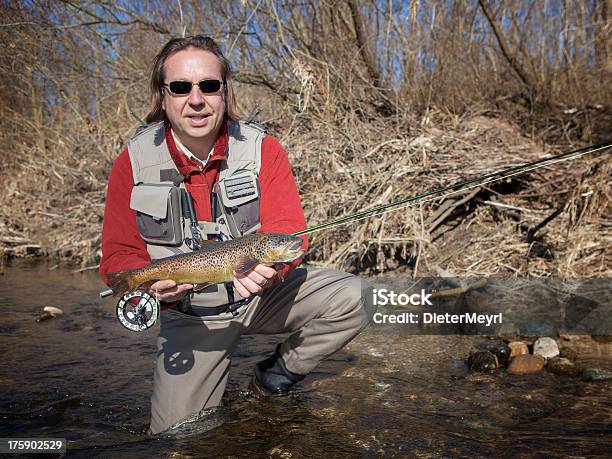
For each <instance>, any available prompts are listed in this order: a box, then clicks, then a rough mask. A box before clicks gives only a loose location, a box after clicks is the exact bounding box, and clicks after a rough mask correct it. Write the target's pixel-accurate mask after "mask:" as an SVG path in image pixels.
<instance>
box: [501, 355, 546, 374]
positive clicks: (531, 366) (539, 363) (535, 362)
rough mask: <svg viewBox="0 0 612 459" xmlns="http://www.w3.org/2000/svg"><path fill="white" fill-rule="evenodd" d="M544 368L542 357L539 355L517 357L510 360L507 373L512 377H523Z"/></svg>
mask: <svg viewBox="0 0 612 459" xmlns="http://www.w3.org/2000/svg"><path fill="white" fill-rule="evenodd" d="M542 368H544V357H542V356H540V355H530V354H525V355H517V356H516V357H514V358H513V359H512V360H510V365H509V366H508V373H511V374H514V375H524V374H528V373H536V372H538V371H540V370H541V369H542Z"/></svg>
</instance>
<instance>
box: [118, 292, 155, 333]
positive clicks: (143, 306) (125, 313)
mask: <svg viewBox="0 0 612 459" xmlns="http://www.w3.org/2000/svg"><path fill="white" fill-rule="evenodd" d="M158 317H159V303H158V301H157V299H155V298H153V297H152V296H151V295H149V294H148V293H146V292H143V291H142V290H134V291H133V292H129V293H126V294H125V295H123V297H122V298H121V299H120V300H119V302H118V303H117V318H118V319H119V322H121V325H123V326H124V327H125V328H127V329H128V330H132V331H135V332H142V331H145V330H148V329H149V328H151V327H152V326H153V325H155V322H157V318H158Z"/></svg>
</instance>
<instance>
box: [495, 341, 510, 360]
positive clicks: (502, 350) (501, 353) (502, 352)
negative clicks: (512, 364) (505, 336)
mask: <svg viewBox="0 0 612 459" xmlns="http://www.w3.org/2000/svg"><path fill="white" fill-rule="evenodd" d="M492 352H493V354H495V356H496V357H497V360H498V361H499V364H500V365H503V366H507V365H508V362H509V361H510V348H509V347H508V345H507V344H506V343H504V342H503V341H502V342H501V343H499V345H498V346H497V347H496V348H495V349H493V351H492Z"/></svg>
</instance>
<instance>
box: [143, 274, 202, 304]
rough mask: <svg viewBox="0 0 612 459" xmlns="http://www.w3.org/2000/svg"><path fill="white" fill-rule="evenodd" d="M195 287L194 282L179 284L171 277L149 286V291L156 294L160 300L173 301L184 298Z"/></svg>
mask: <svg viewBox="0 0 612 459" xmlns="http://www.w3.org/2000/svg"><path fill="white" fill-rule="evenodd" d="M192 288H193V285H192V284H178V285H177V283H176V282H175V281H173V280H170V279H165V280H160V281H157V282H155V283H154V284H153V285H151V287H149V293H150V294H151V295H153V296H156V297H157V299H158V300H159V301H164V302H166V303H172V302H173V301H179V300H182V299H183V297H184V296H185V295H187V293H188V292H189V290H191V289H192Z"/></svg>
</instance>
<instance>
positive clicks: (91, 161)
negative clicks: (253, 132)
mask: <svg viewBox="0 0 612 459" xmlns="http://www.w3.org/2000/svg"><path fill="white" fill-rule="evenodd" d="M93 3H96V2H93ZM332 3H333V4H332ZM332 3H327V2H320V3H318V4H304V5H302V7H301V8H297V7H296V5H293V4H291V3H287V4H282V5H280V4H276V3H275V2H251V1H248V0H247V1H243V2H239V4H238V3H236V4H234V3H231V2H228V3H224V4H223V5H218V7H217V8H215V9H214V11H215V13H214V15H212V14H211V15H210V17H209V16H206V17H205V16H203V15H202V14H201V11H202V5H200V7H193V6H189V7H188V6H184V8H183V10H182V14H181V15H179V14H178V13H177V11H174V9H176V7H175V6H171V7H167V6H163V5H161V4H160V5H158V4H156V3H151V4H150V5H149V6H148V7H147V8H148V9H147V11H145V12H143V11H136V10H129V9H128V10H126V11H127V12H125V11H124V12H122V13H121V14H118V11H119V10H118V8H119V7H118V6H116V5H114V3H113V2H104V3H96V5H97V9H96V8H94V6H93V4H92V5H91V9H88V8H89V6H76V4H72V3H65V4H61V5H56V8H54V9H53V12H51V11H50V7H49V5H47V4H46V3H44V2H38V1H36V2H34V3H33V4H32V7H28V6H24V5H23V4H20V3H14V4H13V3H8V4H3V5H2V6H0V13H1V14H2V18H3V21H2V22H3V24H4V26H3V27H1V28H0V38H1V39H2V41H3V43H6V44H7V46H5V47H3V48H2V49H0V69H1V70H2V72H0V81H1V83H2V85H1V86H0V87H1V88H2V97H3V101H4V103H3V104H2V105H1V106H0V116H1V117H2V118H3V119H5V120H9V122H8V123H3V125H2V127H0V142H2V144H3V146H4V149H5V154H4V155H3V156H2V158H1V159H0V181H1V183H2V184H3V187H2V189H1V190H0V206H2V209H4V212H3V213H2V215H1V217H0V260H2V261H4V260H5V259H7V258H11V257H20V256H36V255H38V256H40V255H42V256H46V257H49V258H52V259H55V260H59V261H65V262H69V263H77V264H78V265H79V266H80V267H81V268H86V267H89V266H95V265H96V264H97V263H98V261H99V258H100V255H101V254H100V230H101V222H102V218H103V207H104V192H105V186H106V181H107V176H108V173H109V171H110V167H111V164H112V161H113V159H114V158H115V157H116V156H117V154H118V153H119V151H120V150H121V148H122V146H123V145H125V143H126V141H127V140H128V139H129V136H130V134H131V132H133V130H134V128H135V127H136V126H137V125H138V122H137V121H135V118H134V117H133V116H132V115H131V114H130V111H133V112H134V113H137V114H138V116H140V117H143V114H144V113H145V112H146V105H147V94H146V66H147V63H148V62H149V61H150V59H151V57H152V56H153V54H154V53H155V52H156V51H157V49H158V48H159V46H160V45H161V44H162V43H164V42H165V41H166V40H167V39H168V38H169V37H170V36H172V35H179V34H181V33H182V31H183V30H185V31H186V33H188V34H189V33H195V32H202V31H205V32H206V33H209V34H211V35H212V36H214V37H216V38H218V39H219V41H220V42H221V43H222V45H223V46H224V49H226V51H227V53H228V54H229V55H230V58H231V60H232V61H233V62H234V64H235V66H236V79H237V82H238V91H239V95H240V102H241V105H242V108H243V109H244V110H245V112H246V111H250V109H252V108H253V107H255V106H259V108H260V109H261V114H260V119H261V120H262V121H264V122H265V123H266V125H267V126H268V127H269V129H270V131H271V133H272V134H274V135H275V136H276V137H278V138H279V139H280V140H281V143H282V144H283V145H284V146H285V147H286V150H287V152H288V153H289V156H290V159H291V162H292V164H293V167H294V173H295V175H296V178H297V182H298V185H299V188H300V193H301V196H302V202H303V205H304V211H305V213H306V217H307V220H308V222H309V224H310V225H311V226H312V225H315V224H317V223H322V222H325V221H327V220H329V219H332V218H335V217H339V216H341V215H346V214H349V213H352V212H355V211H358V210H362V209H365V208H369V207H371V206H374V205H376V204H381V203H385V202H389V201H392V200H397V199H399V198H402V197H406V196H410V195H414V194H417V193H420V192H423V191H426V190H430V189H434V188H439V187H442V186H446V185H448V184H451V183H454V182H457V181H460V180H462V179H465V178H468V177H474V176H477V175H480V174H484V173H486V172H489V171H491V170H494V169H497V168H499V167H501V166H505V165H508V164H518V163H522V162H526V161H531V160H534V159H537V158H539V157H541V156H543V155H545V154H548V153H553V152H560V151H565V150H570V149H572V148H575V147H577V146H580V145H586V144H589V143H594V142H597V141H600V140H602V139H605V138H609V137H612V136H611V135H610V134H611V132H610V125H612V94H610V91H609V88H610V87H612V79H611V75H612V67H611V66H610V62H612V61H610V57H611V56H612V50H609V49H608V48H607V47H606V46H607V45H606V43H607V41H606V37H608V35H609V31H610V23H609V20H608V18H607V17H603V16H602V15H603V14H604V12H605V11H604V10H601V11H600V10H597V8H598V7H597V5H595V3H597V2H595V3H594V4H593V5H595V6H593V5H591V7H592V8H594V9H593V10H588V8H591V7H588V6H585V4H584V3H583V2H578V1H569V2H565V5H566V7H567V8H568V9H567V11H566V14H565V15H563V14H558V15H556V16H555V15H553V16H552V17H551V16H550V15H547V14H545V13H546V11H544V10H543V9H542V8H544V7H543V6H542V5H544V4H542V3H541V2H537V1H535V0H534V2H533V4H531V6H530V11H531V16H530V17H529V21H532V23H531V27H524V28H509V29H507V30H506V29H503V30H502V32H503V33H504V34H505V35H504V37H503V38H504V40H505V41H506V45H507V47H508V49H510V51H511V52H513V53H514V54H515V57H516V58H517V60H516V63H517V64H516V65H519V66H520V70H521V72H523V73H524V74H525V76H526V78H527V80H528V85H527V86H526V83H525V82H523V81H521V80H520V79H519V78H517V76H516V71H515V70H513V67H512V66H510V65H509V63H508V61H507V60H506V58H505V57H504V56H503V55H502V53H500V52H499V49H498V45H497V41H496V38H495V36H493V35H492V34H491V32H490V28H489V25H488V24H487V22H486V20H485V19H484V16H483V15H482V12H481V11H480V10H479V7H478V2H477V1H466V2H457V5H456V7H455V8H453V9H452V10H448V8H446V7H445V6H444V4H445V3H444V2H425V3H427V4H423V3H421V4H419V3H418V2H411V5H412V6H411V8H410V9H409V10H406V11H404V9H403V8H404V2H402V3H401V5H396V8H395V10H394V12H393V13H392V14H390V12H389V10H388V4H387V2H384V4H383V3H381V2H375V1H372V2H355V1H347V2H342V3H337V2H332ZM523 4H524V2H523V3H522V2H514V1H510V2H505V3H504V4H503V5H500V7H499V8H498V9H497V13H496V14H497V15H498V19H499V21H500V23H504V24H506V23H508V24H511V23H515V22H516V21H520V20H521V19H520V14H522V13H521V11H523V10H521V8H522V5H523ZM168 8H169V9H168ZM173 8H174V9H173ZM445 8H446V9H445ZM355 12H356V13H355ZM360 12H361V16H360V14H359V13H360ZM432 12H434V13H435V14H431V13H432ZM290 13H291V14H290ZM517 15H518V16H517ZM360 17H361V24H360ZM364 18H368V19H371V20H369V21H365V19H364ZM513 21H514V22H513ZM534 21H535V22H534ZM537 21H541V23H537ZM589 21H591V22H589ZM93 22H95V24H94V25H92V23H93ZM538 24H539V25H538ZM228 31H229V32H228ZM519 32H520V33H522V34H523V35H520V34H519ZM560 34H565V36H567V37H569V38H568V40H569V42H568V43H569V44H567V45H566V46H565V47H564V46H561V44H560V43H559V42H558V41H555V40H558V38H557V37H559V36H560ZM606 34H608V35H606ZM608 41H609V40H608ZM526 43H537V44H538V46H533V47H529V46H525V44H526ZM570 45H571V46H570ZM584 50H591V51H592V52H593V53H594V54H592V55H591V56H595V57H596V59H595V60H594V61H593V59H591V60H589V55H588V53H586V52H585V51H584ZM366 51H369V52H366ZM585 53H586V54H585ZM426 56H429V57H428V59H429V60H428V59H425V57H426ZM434 62H439V63H443V64H441V65H434V64H433V63H434ZM606 88H607V89H606ZM608 157H609V153H608V156H605V155H603V156H593V157H587V158H584V159H581V160H578V161H574V162H571V163H569V162H568V163H561V164H558V165H555V166H553V167H551V168H550V169H540V170H538V171H535V172H532V173H529V174H527V175H524V176H521V177H518V178H516V179H513V180H512V181H511V182H510V183H501V184H495V185H492V186H491V187H489V188H486V189H483V190H481V192H479V193H478V194H477V195H476V196H473V197H471V198H470V199H467V200H466V202H465V203H462V204H461V205H458V204H457V202H456V201H454V202H453V201H450V200H447V202H446V203H439V202H438V203H428V204H424V205H423V206H421V207H414V208H408V209H403V210H401V211H398V212H394V213H389V214H386V215H385V216H383V217H380V218H374V219H369V220H365V221H362V222H357V223H353V224H350V225H347V226H343V227H339V228H336V229H332V230H329V231H326V232H322V233H317V234H314V235H313V237H312V248H311V250H310V253H309V255H308V261H309V262H310V263H313V264H324V265H331V266H339V267H342V268H344V269H348V270H351V271H355V272H362V273H379V272H384V271H402V272H408V273H410V274H412V275H415V276H416V275H425V274H434V273H436V272H439V270H445V271H447V272H449V273H452V274H455V275H484V274H487V275H494V274H504V275H516V276H518V275H535V276H551V275H557V276H601V277H605V276H610V275H611V274H612V271H611V270H612V266H611V257H612V255H611V251H610V249H609V247H611V246H612V245H611V244H610V242H611V240H610V239H611V235H610V225H611V222H610V219H611V213H610V200H611V196H610V193H611V191H610V164H609V159H608ZM499 204H504V205H506V206H511V207H512V208H514V209H512V208H508V207H500V206H499ZM445 205H447V206H448V205H450V208H451V210H452V211H451V212H450V213H449V214H448V215H445V216H444V218H442V219H441V221H436V222H434V220H436V218H434V216H435V215H436V213H437V212H440V208H441V206H445ZM453 206H454V207H453ZM517 209H519V210H517ZM555 212H556V213H555ZM553 213H555V215H554V218H552V219H551V220H550V222H547V223H546V225H544V226H543V227H542V228H539V229H538V231H536V232H534V228H537V227H538V225H540V224H541V223H542V222H543V221H544V220H545V219H546V218H547V217H549V216H551V215H552V214H553ZM434 223H435V224H434Z"/></svg>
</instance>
